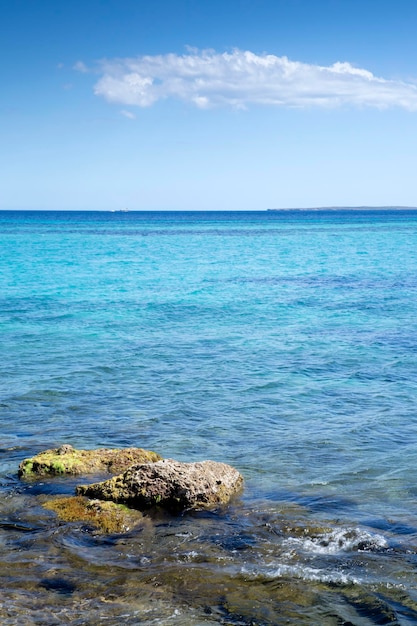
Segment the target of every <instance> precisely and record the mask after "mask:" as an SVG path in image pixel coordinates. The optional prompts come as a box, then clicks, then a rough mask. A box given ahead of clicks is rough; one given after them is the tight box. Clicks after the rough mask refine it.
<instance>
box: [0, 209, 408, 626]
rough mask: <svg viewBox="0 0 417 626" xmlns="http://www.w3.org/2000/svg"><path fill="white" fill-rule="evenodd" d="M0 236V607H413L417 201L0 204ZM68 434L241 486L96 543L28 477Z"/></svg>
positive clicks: (159, 614)
mask: <svg viewBox="0 0 417 626" xmlns="http://www.w3.org/2000/svg"><path fill="white" fill-rule="evenodd" d="M0 246H1V257H0V287H1V289H0V303H1V305H0V326H1V337H2V341H1V344H0V389H1V397H0V433H1V438H0V480H1V485H0V488H1V493H2V496H3V498H2V502H3V503H2V505H1V508H0V510H1V519H2V520H3V521H2V522H0V564H1V565H2V571H3V573H2V574H1V576H2V580H1V581H0V582H1V584H2V588H3V596H4V597H3V599H0V617H1V618H2V623H4V624H18V623H22V624H32V623H33V624H61V623H62V624H64V623H73V624H84V623H85V624H96V623H97V624H99V623H102V622H103V621H104V620H105V621H106V623H108V624H118V623H126V624H139V623H140V624H148V623H149V624H151V623H152V624H154V623H158V624H165V623H166V624H190V625H194V626H195V625H197V624H211V623H219V624H243V625H246V624H261V625H263V624H301V623H305V624H313V625H315V624H317V625H327V624H329V625H330V624H332V625H333V624H335V625H342V624H345V625H348V624H355V626H356V625H359V626H361V625H362V624H363V625H367V624H416V623H417V592H416V589H417V585H416V581H417V579H416V565H417V486H416V472H415V468H416V465H417V410H416V408H417V402H416V401H417V315H416V313H417V211H414V210H408V211H400V210H397V211H388V210H381V211H285V212H245V213H239V212H236V213H235V212H233V213H219V212H212V213H197V212H195V213H185V212H184V213H146V212H145V213H135V212H129V213H124V212H115V213H110V212H97V213H96V212H85V213H79V212H62V213H59V212H0ZM64 442H65V443H71V444H72V445H74V446H76V447H83V448H94V447H99V446H108V447H120V446H140V447H144V448H150V449H153V450H156V451H157V452H160V453H161V454H162V455H163V456H165V457H172V458H177V459H180V460H202V459H208V458H210V459H214V460H221V461H225V462H227V463H230V464H232V465H234V466H235V467H237V468H238V469H239V471H241V473H242V474H243V475H244V477H245V484H246V486H245V491H244V494H243V496H242V498H241V500H240V501H239V502H237V503H236V504H234V505H233V506H232V507H231V508H230V510H228V511H223V512H221V513H219V515H218V516H216V515H214V514H213V515H208V514H204V515H203V514H201V515H200V514H197V515H195V516H191V517H187V516H186V517H182V518H178V519H170V520H168V521H167V520H162V521H161V520H159V521H158V522H155V523H154V524H153V525H152V528H151V530H149V529H148V530H147V531H146V532H144V531H143V530H141V532H137V533H136V534H135V533H133V534H131V535H129V537H115V538H113V539H112V540H111V541H110V540H109V539H106V540H104V539H102V538H101V539H100V538H97V537H96V536H94V534H92V533H91V531H90V530H89V529H86V528H82V527H80V526H77V525H63V524H62V523H59V522H58V521H56V520H55V518H54V517H53V514H52V513H50V512H47V511H45V510H44V509H42V508H41V506H40V504H39V503H40V502H41V500H42V498H43V497H45V495H47V494H48V493H50V492H52V491H53V492H56V491H57V490H58V491H60V490H61V491H62V492H66V491H70V490H71V489H72V488H73V484H72V483H70V481H67V482H66V481H61V482H60V481H58V483H56V482H55V483H53V484H48V483H43V484H42V485H40V486H36V487H35V486H33V485H26V484H24V483H21V482H20V481H19V480H18V479H17V478H16V471H17V466H18V463H19V462H20V461H21V460H22V459H23V458H26V457H29V456H32V455H33V454H35V453H37V452H39V451H40V450H42V449H45V448H51V447H55V446H57V445H59V444H61V443H64ZM57 485H58V486H57ZM22 528H23V530H22ZM302 529H305V530H302ZM320 529H321V530H320ZM173 555H176V556H175V558H174V556H173ZM143 558H145V559H148V561H146V563H145V562H142V561H141V559H143ZM26 559H28V562H30V563H31V567H30V568H29V573H28V571H26V570H25V571H24V567H23V565H24V563H26ZM109 572H111V575H110V573H109ZM93 579H94V580H93ZM42 580H43V581H45V580H46V581H47V582H46V583H45V582H44V583H41V582H40V581H42ZM57 580H58V581H61V582H59V583H57V584H55V583H56V581H57ZM152 580H154V581H157V583H158V585H157V586H156V583H155V584H153V583H152ZM48 581H49V582H48ZM51 581H52V582H51ZM54 581H55V582H54ZM80 581H82V584H81V582H80ZM92 581H93V582H92ZM115 581H116V582H115ZM175 581H176V582H175ZM135 585H136V587H135ZM114 588H116V589H117V590H116V591H114ZM110 589H112V592H111V593H112V594H113V595H115V596H116V597H115V598H114V597H113V596H111V598H110V599H109V597H107V596H106V594H108V593H110V591H109V590H110ZM139 589H140V591H139ZM138 595H139V596H140V602H139V600H138ZM138 603H139V604H138ZM80 606H83V607H84V609H83V611H84V612H83V613H82V612H80V611H81V609H80ZM45 607H48V608H45ZM123 616H124V617H123ZM121 619H122V622H121V621H120V620H121ZM19 620H20V621H19ZM25 620H26V621H25ZM83 620H84V621H83ZM384 620H385V621H384Z"/></svg>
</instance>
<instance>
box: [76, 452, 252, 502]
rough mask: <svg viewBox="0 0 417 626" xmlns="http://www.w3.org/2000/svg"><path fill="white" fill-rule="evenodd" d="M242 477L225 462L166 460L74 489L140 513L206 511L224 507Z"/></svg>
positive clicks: (238, 489)
mask: <svg viewBox="0 0 417 626" xmlns="http://www.w3.org/2000/svg"><path fill="white" fill-rule="evenodd" d="M242 485H243V478H242V476H241V475H240V474H239V472H238V471H237V470H236V469H234V468H233V467H231V466H230V465H226V464H225V463H218V462H216V461H202V462H200V463H181V462H179V461H173V460H171V459H166V460H162V461H157V462H156V463H148V464H138V465H133V466H132V467H130V468H129V469H127V470H126V471H125V472H124V473H123V474H120V475H119V476H114V477H113V478H110V479H109V480H105V481H104V482H101V483H95V484H92V485H82V486H79V487H77V489H76V491H77V494H79V495H84V496H87V497H89V498H99V499H101V500H111V501H113V502H117V503H120V502H121V503H124V504H127V505H128V506H131V507H134V508H137V509H140V510H143V509H147V508H150V507H153V506H161V507H163V508H165V509H167V510H171V511H179V510H183V509H207V508H212V507H215V506H218V505H220V504H226V503H227V502H229V500H230V498H231V497H232V496H233V495H234V494H235V493H237V492H238V491H240V489H241V487H242Z"/></svg>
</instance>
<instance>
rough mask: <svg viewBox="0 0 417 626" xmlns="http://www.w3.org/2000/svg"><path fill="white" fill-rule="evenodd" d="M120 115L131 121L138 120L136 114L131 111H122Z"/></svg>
mask: <svg viewBox="0 0 417 626" xmlns="http://www.w3.org/2000/svg"><path fill="white" fill-rule="evenodd" d="M120 113H121V114H122V115H124V116H125V117H127V118H128V119H129V120H135V119H136V115H135V114H134V113H132V112H131V111H125V110H123V111H120Z"/></svg>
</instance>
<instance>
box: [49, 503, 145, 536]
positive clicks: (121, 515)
mask: <svg viewBox="0 0 417 626" xmlns="http://www.w3.org/2000/svg"><path fill="white" fill-rule="evenodd" d="M43 507H44V508H45V509H48V510H50V511H54V512H55V513H56V514H57V515H58V517H59V518H60V519H61V520H63V521H65V522H84V523H87V524H90V525H92V526H94V527H95V528H96V529H97V530H98V531H99V532H101V533H125V532H128V531H129V530H130V529H131V528H133V527H134V526H137V525H138V524H140V523H143V521H144V517H143V515H142V513H140V512H139V511H135V510H132V509H129V508H128V507H126V506H124V505H122V504H115V503H114V502H103V501H101V500H89V499H88V498H83V497H82V496H70V497H66V498H55V499H53V500H50V501H49V502H46V503H45V504H44V505H43Z"/></svg>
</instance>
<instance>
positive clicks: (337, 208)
mask: <svg viewBox="0 0 417 626" xmlns="http://www.w3.org/2000/svg"><path fill="white" fill-rule="evenodd" d="M416 209H417V207H415V206H318V207H303V208H300V207H284V208H281V209H267V211H415V210H416Z"/></svg>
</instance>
